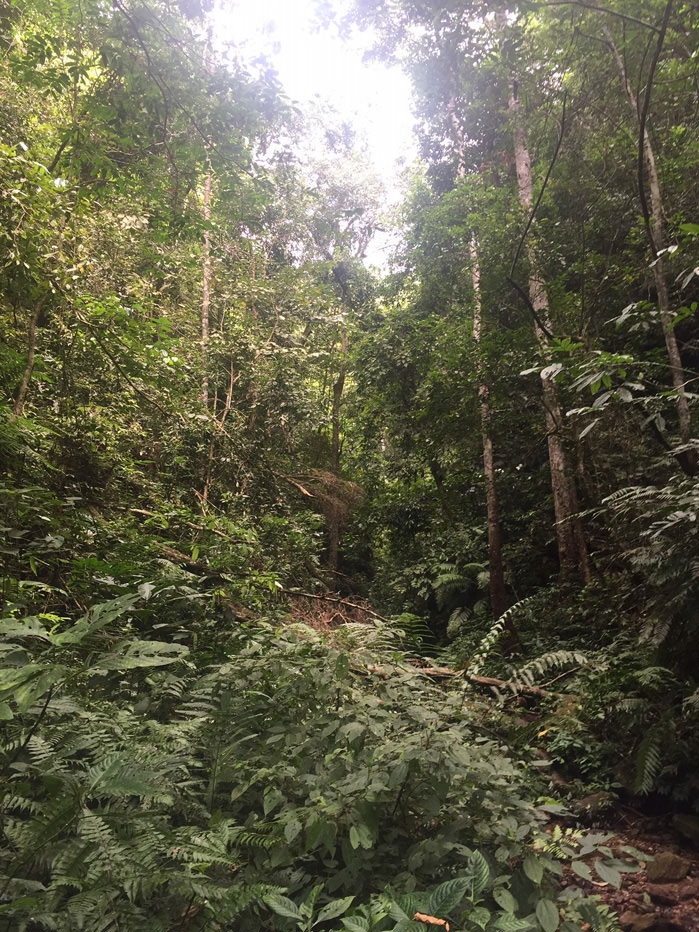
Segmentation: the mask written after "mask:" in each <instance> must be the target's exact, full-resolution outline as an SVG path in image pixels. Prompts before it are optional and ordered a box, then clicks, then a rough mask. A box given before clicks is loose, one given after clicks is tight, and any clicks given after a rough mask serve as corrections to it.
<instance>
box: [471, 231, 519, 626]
mask: <svg viewBox="0 0 699 932" xmlns="http://www.w3.org/2000/svg"><path fill="white" fill-rule="evenodd" d="M470 253H471V281H472V282H473V340H474V343H475V344H476V354H477V362H476V365H477V368H478V398H479V402H480V409H481V412H480V413H481V435H482V438H483V474H484V476H485V502H486V509H487V514H488V567H489V570H490V582H489V589H490V607H491V610H492V612H493V617H494V618H499V617H500V616H501V615H502V614H504V612H505V611H506V609H507V608H508V605H509V603H508V599H507V592H506V590H505V571H504V566H503V560H502V529H501V526H500V502H499V499H498V491H497V487H496V485H495V465H494V461H493V441H492V438H491V436H490V392H489V390H488V385H487V384H486V381H485V377H484V374H483V361H482V357H481V327H482V305H481V270H480V265H479V262H478V247H477V246H476V241H475V239H474V238H471V245H470ZM510 624H511V622H510Z"/></svg>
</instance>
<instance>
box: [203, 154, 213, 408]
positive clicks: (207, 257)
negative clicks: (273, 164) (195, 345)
mask: <svg viewBox="0 0 699 932" xmlns="http://www.w3.org/2000/svg"><path fill="white" fill-rule="evenodd" d="M211 187H212V177H211V162H210V161H209V158H208V156H207V160H206V177H205V178H204V223H205V224H206V227H205V229H204V249H203V257H202V276H201V279H202V287H201V401H202V404H203V405H204V407H208V405H209V318H210V312H211V231H210V230H209V223H210V221H211Z"/></svg>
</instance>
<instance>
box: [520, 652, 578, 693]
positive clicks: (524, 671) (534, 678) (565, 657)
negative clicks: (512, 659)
mask: <svg viewBox="0 0 699 932" xmlns="http://www.w3.org/2000/svg"><path fill="white" fill-rule="evenodd" d="M586 664H587V657H586V655H585V654H582V653H580V652H579V651H569V650H555V651H549V652H547V653H545V654H542V655H541V656H540V657H535V658H534V660H530V661H529V662H528V663H527V664H525V666H523V667H520V669H519V670H516V671H514V672H513V673H512V674H511V675H510V677H509V681H508V682H509V684H510V685H511V686H512V687H513V688H514V689H518V688H520V687H521V686H534V685H536V684H537V683H539V684H540V683H541V680H542V679H544V678H545V677H546V676H548V675H549V674H550V673H551V672H552V671H553V670H560V669H562V668H563V667H568V666H573V665H575V666H585V665H586Z"/></svg>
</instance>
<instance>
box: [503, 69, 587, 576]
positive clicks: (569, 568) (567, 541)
mask: <svg viewBox="0 0 699 932" xmlns="http://www.w3.org/2000/svg"><path fill="white" fill-rule="evenodd" d="M509 109H510V114H511V115H512V117H513V121H514V147H515V167H516V169H517V183H518V187H519V200H520V203H521V205H522V207H523V208H524V209H525V210H526V211H528V212H530V211H531V209H532V204H533V196H532V189H533V184H532V167H531V159H530V156H529V147H528V145H527V136H526V133H525V130H524V127H523V126H522V124H521V121H520V120H519V100H518V98H517V86H516V84H514V83H513V86H512V90H511V93H510V100H509ZM527 257H528V260H529V299H530V301H531V303H532V307H533V308H534V311H535V314H536V318H537V320H539V321H541V323H542V325H543V326H544V327H546V329H547V330H548V331H550V330H551V323H550V314H549V301H548V295H547V294H546V289H545V287H544V285H543V282H542V281H541V278H540V275H539V273H538V261H537V256H536V251H535V249H534V246H533V244H532V240H531V239H529V240H528V241H527ZM534 332H535V333H536V338H537V341H538V343H539V346H540V347H541V349H542V351H544V353H546V347H547V343H546V336H545V333H544V331H543V329H542V327H541V326H540V325H539V324H538V323H535V325H534ZM541 382H542V393H543V400H544V408H545V410H546V432H547V436H548V453H549V466H550V470H551V490H552V492H553V506H554V513H555V516H556V541H557V544H558V559H559V565H560V577H561V580H563V581H568V580H573V579H577V578H582V579H583V580H584V582H586V583H587V582H589V581H590V564H589V559H588V555H587V546H586V542H585V536H584V533H583V530H582V525H581V523H580V518H579V517H578V501H577V492H576V489H575V481H574V479H573V478H572V476H571V475H570V471H569V469H568V463H567V457H566V452H565V448H564V446H563V439H562V427H563V415H562V413H561V407H560V404H559V401H558V390H557V388H556V383H555V382H554V381H553V379H552V378H550V377H548V376H546V375H543V374H542V377H541Z"/></svg>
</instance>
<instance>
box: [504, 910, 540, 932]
mask: <svg viewBox="0 0 699 932" xmlns="http://www.w3.org/2000/svg"><path fill="white" fill-rule="evenodd" d="M495 928H496V929H500V930H501V932H521V930H522V929H533V928H534V923H533V922H532V921H531V920H529V919H518V918H517V917H516V916H513V915H512V913H505V914H504V915H503V916H500V917H499V918H498V919H497V920H496V922H495Z"/></svg>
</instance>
